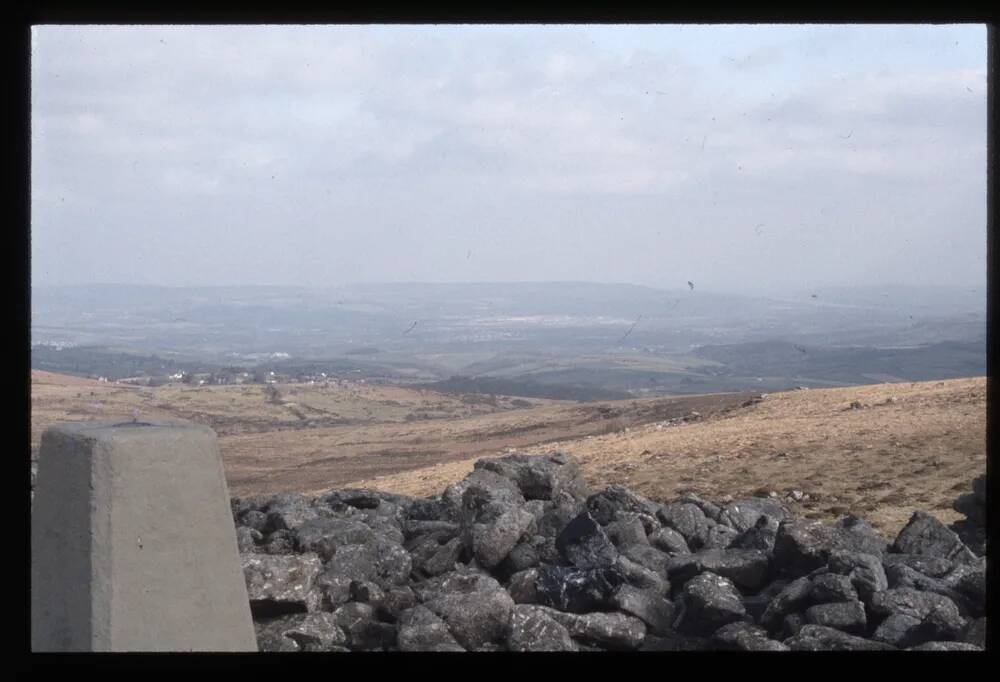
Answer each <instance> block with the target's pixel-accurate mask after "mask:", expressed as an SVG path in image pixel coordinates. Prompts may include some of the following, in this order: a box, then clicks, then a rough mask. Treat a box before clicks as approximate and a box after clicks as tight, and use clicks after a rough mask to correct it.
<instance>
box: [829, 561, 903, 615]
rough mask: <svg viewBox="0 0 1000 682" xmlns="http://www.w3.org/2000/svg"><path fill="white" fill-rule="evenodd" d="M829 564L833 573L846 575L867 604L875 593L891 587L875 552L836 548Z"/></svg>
mask: <svg viewBox="0 0 1000 682" xmlns="http://www.w3.org/2000/svg"><path fill="white" fill-rule="evenodd" d="M887 556H888V555H887ZM827 566H828V568H829V569H830V571H831V572H833V573H837V574H839V575H846V576H847V577H848V579H850V581H851V585H852V586H853V587H854V589H855V590H856V591H857V593H858V596H859V598H860V599H861V600H862V601H863V602H865V603H866V604H867V603H868V601H869V600H870V599H871V596H872V595H873V594H875V593H876V592H880V591H882V590H885V589H888V587H889V581H888V579H887V577H886V575H885V570H884V569H883V568H882V562H881V561H880V560H879V558H878V557H877V556H875V555H874V554H864V553H863V552H848V551H844V550H834V551H833V552H831V553H830V559H829V562H828V564H827Z"/></svg>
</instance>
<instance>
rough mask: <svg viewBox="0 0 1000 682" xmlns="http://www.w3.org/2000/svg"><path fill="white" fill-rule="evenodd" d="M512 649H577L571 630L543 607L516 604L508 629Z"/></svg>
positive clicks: (509, 646)
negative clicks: (545, 611)
mask: <svg viewBox="0 0 1000 682" xmlns="http://www.w3.org/2000/svg"><path fill="white" fill-rule="evenodd" d="M507 648H508V649H509V650H510V651H577V649H578V647H577V645H576V643H575V642H574V641H573V639H572V638H571V637H570V636H569V632H568V631H567V630H566V628H565V627H563V626H562V625H561V624H559V623H557V622H556V621H555V620H554V619H553V618H552V617H551V616H549V615H548V614H546V613H544V612H543V611H542V610H541V609H537V608H531V607H527V606H515V607H514V608H513V609H511V612H510V623H509V625H508V631H507Z"/></svg>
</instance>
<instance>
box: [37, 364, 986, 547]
mask: <svg viewBox="0 0 1000 682" xmlns="http://www.w3.org/2000/svg"><path fill="white" fill-rule="evenodd" d="M279 394H280V397H279V400H278V402H277V403H272V402H269V401H268V399H267V394H266V392H265V389H264V387H263V386H218V387H187V386H165V387H160V388H156V389H147V388H136V387H129V386H121V385H116V384H109V383H98V382H92V381H89V380H85V379H83V380H81V379H75V378H72V377H61V376H60V375H52V374H48V373H43V372H33V373H32V424H31V427H32V446H33V448H37V444H38V441H39V438H40V435H41V432H42V430H43V429H44V428H45V427H46V426H48V425H49V424H51V423H54V422H56V421H68V420H83V419H113V418H130V417H131V416H132V415H133V412H134V411H135V410H139V411H140V414H141V415H142V416H143V417H174V418H176V417H181V418H187V419H193V420H195V421H199V422H201V423H207V424H209V425H211V426H213V428H215V429H216V431H217V432H218V433H219V444H220V450H221V452H222V456H223V462H224V464H225V468H226V475H227V479H228V481H229V486H230V490H231V492H232V493H233V494H237V495H246V494H255V493H262V492H276V491H284V490H300V491H307V492H313V491H319V490H324V489H328V488H332V487H345V486H367V487H376V488H381V489H384V490H389V491H393V492H400V493H406V494H411V495H434V494H437V493H439V492H440V491H441V490H442V489H443V488H444V487H445V486H446V485H448V484H449V483H452V482H455V481H457V480H460V479H461V478H462V477H463V476H464V475H465V474H466V473H468V472H469V471H470V470H471V469H472V464H473V462H474V461H475V460H476V459H478V458H480V457H486V456H496V455H500V454H503V453H504V452H505V451H506V450H507V449H509V448H515V449H517V450H519V451H528V452H549V451H554V450H561V451H565V452H570V453H572V454H574V455H576V456H578V457H579V458H580V460H581V461H582V464H583V470H584V474H585V476H586V477H587V479H588V480H589V482H590V483H591V484H592V485H595V486H597V485H606V484H609V483H622V484H625V485H628V486H630V487H632V488H633V489H635V490H637V491H639V492H641V493H643V494H645V495H648V496H650V497H653V498H655V499H662V500H667V499H671V498H674V497H676V496H677V495H679V494H681V493H682V492H685V491H693V492H697V493H698V494H700V495H702V496H704V497H706V498H709V499H716V500H718V499H721V498H723V497H724V496H726V495H733V496H736V497H739V496H748V495H753V494H754V493H756V492H758V491H771V490H773V491H775V492H777V493H779V494H781V495H784V494H785V493H786V492H788V491H790V490H800V491H803V492H805V493H808V494H809V495H810V497H811V499H810V500H808V501H805V502H803V503H794V502H790V503H789V504H790V506H792V508H793V510H794V511H795V512H796V513H797V514H801V515H804V516H807V517H813V518H822V519H828V520H829V519H833V518H836V517H839V516H841V515H843V514H845V513H848V512H851V513H856V514H859V515H861V516H864V517H865V518H866V519H868V520H869V521H870V522H871V523H873V525H875V526H877V527H879V528H881V529H882V530H883V531H885V532H886V533H888V534H894V533H895V532H897V531H898V530H899V528H900V527H901V526H902V525H903V524H904V523H905V522H906V520H907V518H908V517H909V515H910V514H911V513H912V512H913V510H915V509H923V510H926V511H929V512H931V513H933V514H935V515H937V516H938V517H939V518H941V519H942V520H944V521H951V520H953V519H955V518H957V517H958V514H957V513H956V512H954V511H952V510H951V503H952V501H953V500H954V498H955V497H956V496H957V495H958V494H960V493H961V492H964V491H966V490H968V489H969V487H970V485H971V481H972V479H973V478H974V477H975V476H977V475H979V474H981V473H983V472H984V471H985V467H986V445H985V437H986V380H985V378H974V379H956V380H951V381H932V382H922V383H914V384H879V385H872V386H858V387H851V388H837V389H823V390H812V391H791V392H786V393H775V394H771V395H770V396H769V397H768V398H767V399H766V400H764V401H762V402H759V403H756V404H754V405H751V406H748V407H741V405H742V403H743V402H745V401H746V399H747V398H748V397H749V396H750V394H714V395H708V396H686V397H680V398H655V399H644V400H631V401H616V402H607V403H588V404H585V405H580V404H574V403H564V402H558V401H546V400H531V401H530V402H531V403H532V405H534V406H535V407H533V408H531V409H520V410H511V409H505V407H509V400H507V399H500V400H498V401H497V404H496V405H491V404H489V403H487V402H481V401H480V402H475V401H473V402H470V401H468V400H465V401H463V400H462V398H461V396H447V395H442V394H437V393H433V392H429V391H414V390H411V389H407V388H398V387H386V386H373V385H370V384H358V383H352V384H344V385H341V386H336V385H333V386H321V385H314V386H306V385H296V386H280V387H279ZM890 398H891V399H894V401H895V402H890V401H889V399H890ZM854 401H859V402H861V403H862V404H864V405H866V407H864V408H863V409H860V410H855V409H851V408H850V405H851V403H852V402H854ZM692 410H697V411H698V412H700V413H701V414H702V415H703V419H702V420H700V421H694V422H691V423H685V424H680V425H674V426H665V427H663V426H657V423H658V422H661V421H663V420H667V419H671V418H675V417H680V416H684V415H687V414H689V413H690V412H691V411H692Z"/></svg>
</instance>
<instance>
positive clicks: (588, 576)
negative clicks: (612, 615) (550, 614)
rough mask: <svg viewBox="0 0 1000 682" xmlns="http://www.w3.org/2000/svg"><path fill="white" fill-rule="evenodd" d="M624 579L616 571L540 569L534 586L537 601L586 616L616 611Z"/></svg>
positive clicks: (562, 567) (560, 567) (610, 569)
mask: <svg viewBox="0 0 1000 682" xmlns="http://www.w3.org/2000/svg"><path fill="white" fill-rule="evenodd" d="M624 582H625V577H624V576H623V575H622V573H621V572H620V571H619V569H618V568H617V567H614V566H610V567H601V568H576V567H566V566H540V567H539V568H538V574H537V579H536V582H535V599H536V600H537V602H538V603H539V604H541V605H543V606H550V607H552V608H555V609H558V610H560V611H567V612H570V613H586V612H588V611H596V610H602V609H610V608H614V605H615V604H614V596H615V594H616V593H617V591H618V588H619V586H621V585H622V584H623V583H624Z"/></svg>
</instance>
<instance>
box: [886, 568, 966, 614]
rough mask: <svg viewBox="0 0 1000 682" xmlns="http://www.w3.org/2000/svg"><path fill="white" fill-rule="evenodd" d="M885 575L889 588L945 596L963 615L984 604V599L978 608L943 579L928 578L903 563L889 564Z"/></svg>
mask: <svg viewBox="0 0 1000 682" xmlns="http://www.w3.org/2000/svg"><path fill="white" fill-rule="evenodd" d="M886 577H887V578H888V579H889V587H890V588H897V587H907V588H911V589H914V590H918V591H920V592H933V593H934V594H940V595H942V596H944V597H947V598H948V599H950V600H952V601H953V602H955V605H956V606H957V607H958V611H959V613H960V614H962V615H963V616H967V615H970V614H972V613H973V611H981V610H982V604H985V601H983V602H982V603H981V605H980V606H979V608H977V607H976V605H975V603H974V602H973V600H970V599H969V598H968V597H966V596H965V595H964V594H962V593H961V592H959V591H958V590H956V589H954V588H952V587H949V586H948V584H946V583H945V581H944V580H943V579H938V578H929V577H927V576H926V575H924V574H923V573H919V572H918V571H915V570H913V569H912V568H910V567H909V566H907V565H905V564H894V565H892V566H889V568H888V570H886ZM984 587H985V586H984Z"/></svg>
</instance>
